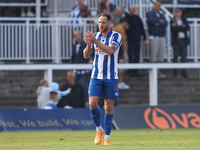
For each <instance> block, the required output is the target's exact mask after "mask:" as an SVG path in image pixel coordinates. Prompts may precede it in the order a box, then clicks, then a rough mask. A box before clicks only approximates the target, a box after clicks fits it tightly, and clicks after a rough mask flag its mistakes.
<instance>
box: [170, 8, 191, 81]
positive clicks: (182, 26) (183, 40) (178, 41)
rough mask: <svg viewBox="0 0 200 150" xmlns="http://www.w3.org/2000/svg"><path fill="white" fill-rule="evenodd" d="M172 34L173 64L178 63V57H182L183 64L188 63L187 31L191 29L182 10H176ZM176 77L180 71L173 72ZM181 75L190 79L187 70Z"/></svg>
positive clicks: (172, 22)
mask: <svg viewBox="0 0 200 150" xmlns="http://www.w3.org/2000/svg"><path fill="white" fill-rule="evenodd" d="M170 25H171V32H172V45H173V51H174V60H173V62H175V63H177V62H178V56H179V55H180V56H181V62H182V63H184V62H186V56H187V44H188V36H187V31H188V29H189V26H188V22H187V20H186V18H184V17H182V10H181V9H180V8H176V9H175V17H174V18H173V19H172V20H171V22H170ZM173 74H174V77H176V76H177V75H178V70H177V69H175V70H173ZM181 75H182V76H183V77H184V78H188V75H187V73H186V70H185V69H182V70H181Z"/></svg>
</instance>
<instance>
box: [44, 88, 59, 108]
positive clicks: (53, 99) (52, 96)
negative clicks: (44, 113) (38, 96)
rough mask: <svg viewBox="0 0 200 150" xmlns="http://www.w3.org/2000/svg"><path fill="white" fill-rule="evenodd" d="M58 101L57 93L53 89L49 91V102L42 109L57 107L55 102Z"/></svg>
mask: <svg viewBox="0 0 200 150" xmlns="http://www.w3.org/2000/svg"><path fill="white" fill-rule="evenodd" d="M57 101H58V93H57V92H55V91H51V92H50V102H49V103H48V104H47V105H46V106H45V107H44V109H57V108H58V106H56V103H57Z"/></svg>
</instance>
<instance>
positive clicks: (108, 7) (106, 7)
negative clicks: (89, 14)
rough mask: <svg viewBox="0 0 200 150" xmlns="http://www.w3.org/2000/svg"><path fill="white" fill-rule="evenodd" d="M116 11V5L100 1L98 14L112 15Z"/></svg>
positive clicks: (103, 0)
mask: <svg viewBox="0 0 200 150" xmlns="http://www.w3.org/2000/svg"><path fill="white" fill-rule="evenodd" d="M114 10H115V5H113V4H112V3H110V1H109V0H100V1H98V11H97V13H98V14H99V13H110V12H112V11H114Z"/></svg>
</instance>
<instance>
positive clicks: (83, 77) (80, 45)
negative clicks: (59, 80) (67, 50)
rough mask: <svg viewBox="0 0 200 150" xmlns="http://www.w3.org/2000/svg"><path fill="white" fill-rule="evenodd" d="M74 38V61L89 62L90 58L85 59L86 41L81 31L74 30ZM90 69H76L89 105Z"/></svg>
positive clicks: (77, 78) (77, 77)
mask: <svg viewBox="0 0 200 150" xmlns="http://www.w3.org/2000/svg"><path fill="white" fill-rule="evenodd" d="M73 38H74V41H75V44H73V46H72V59H71V61H72V63H73V64H75V63H77V64H88V63H89V59H84V57H83V50H84V48H85V47H86V43H85V41H84V40H83V39H82V35H81V33H80V31H74V33H73ZM89 72H90V70H74V73H75V75H76V81H77V82H79V83H80V84H81V86H82V87H83V90H84V95H85V103H86V105H88V101H89V100H88V77H89Z"/></svg>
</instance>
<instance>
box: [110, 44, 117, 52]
mask: <svg viewBox="0 0 200 150" xmlns="http://www.w3.org/2000/svg"><path fill="white" fill-rule="evenodd" d="M111 48H112V50H113V51H114V52H115V51H116V50H117V47H116V46H115V45H113V44H112V45H111Z"/></svg>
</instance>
